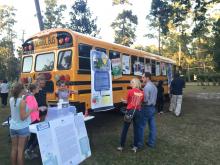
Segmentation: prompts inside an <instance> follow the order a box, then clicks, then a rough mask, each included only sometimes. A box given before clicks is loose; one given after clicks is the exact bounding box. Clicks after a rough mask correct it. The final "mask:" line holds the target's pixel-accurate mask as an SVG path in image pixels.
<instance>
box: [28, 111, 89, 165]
mask: <svg viewBox="0 0 220 165" xmlns="http://www.w3.org/2000/svg"><path fill="white" fill-rule="evenodd" d="M31 127H32V128H30V131H31V132H35V133H36V134H37V138H38V143H39V148H40V153H41V158H42V163H43V165H77V164H79V163H80V162H82V161H83V160H85V159H86V158H88V157H89V156H91V150H90V144H89V139H88V135H87V131H86V127H85V123H84V118H83V114H82V113H78V114H77V115H74V114H71V115H66V116H62V117H60V118H56V119H54V120H51V121H48V122H42V123H38V124H34V125H31ZM33 127H34V128H33Z"/></svg>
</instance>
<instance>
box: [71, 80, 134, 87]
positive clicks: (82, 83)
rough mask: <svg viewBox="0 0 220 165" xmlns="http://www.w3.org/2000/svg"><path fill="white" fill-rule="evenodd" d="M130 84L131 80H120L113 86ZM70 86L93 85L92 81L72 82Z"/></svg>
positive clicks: (114, 82)
mask: <svg viewBox="0 0 220 165" xmlns="http://www.w3.org/2000/svg"><path fill="white" fill-rule="evenodd" d="M127 83H130V80H119V81H112V84H127ZM68 85H70V86H72V85H91V81H70V82H69V83H68Z"/></svg>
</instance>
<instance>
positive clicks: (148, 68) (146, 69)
mask: <svg viewBox="0 0 220 165" xmlns="http://www.w3.org/2000/svg"><path fill="white" fill-rule="evenodd" d="M144 71H145V72H149V73H152V72H151V64H150V63H146V64H145V67H144Z"/></svg>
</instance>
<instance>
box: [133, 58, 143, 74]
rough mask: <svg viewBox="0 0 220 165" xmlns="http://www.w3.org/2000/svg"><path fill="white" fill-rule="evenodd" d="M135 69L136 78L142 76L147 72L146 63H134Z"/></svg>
mask: <svg viewBox="0 0 220 165" xmlns="http://www.w3.org/2000/svg"><path fill="white" fill-rule="evenodd" d="M133 68H134V75H136V76H141V75H142V74H143V73H144V70H145V68H144V63H142V62H139V61H135V62H134V64H133Z"/></svg>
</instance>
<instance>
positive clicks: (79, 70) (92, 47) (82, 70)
mask: <svg viewBox="0 0 220 165" xmlns="http://www.w3.org/2000/svg"><path fill="white" fill-rule="evenodd" d="M81 45H85V46H88V47H91V49H90V51H91V50H92V49H94V46H93V45H92V44H88V43H84V42H80V43H78V44H77V51H78V55H77V56H78V72H85V73H88V74H90V73H91V65H90V69H84V68H83V69H82V68H80V65H79V63H80V62H79V61H80V58H84V59H87V60H89V61H90V60H91V59H90V55H89V57H87V56H86V57H85V56H80V50H79V46H81ZM90 63H91V61H90Z"/></svg>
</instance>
